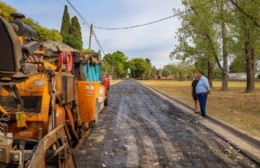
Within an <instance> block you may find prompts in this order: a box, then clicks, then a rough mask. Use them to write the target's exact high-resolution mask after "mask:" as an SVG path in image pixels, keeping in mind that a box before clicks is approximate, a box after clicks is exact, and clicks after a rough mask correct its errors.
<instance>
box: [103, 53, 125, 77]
mask: <svg viewBox="0 0 260 168" xmlns="http://www.w3.org/2000/svg"><path fill="white" fill-rule="evenodd" d="M102 62H103V66H105V67H106V68H107V69H106V71H107V72H108V73H110V75H112V76H114V77H115V78H116V79H118V78H124V77H125V76H126V74H127V57H126V56H125V54H124V53H123V52H121V51H116V52H114V53H112V54H106V55H105V56H104V58H103V61H102ZM108 70H109V71H108Z"/></svg>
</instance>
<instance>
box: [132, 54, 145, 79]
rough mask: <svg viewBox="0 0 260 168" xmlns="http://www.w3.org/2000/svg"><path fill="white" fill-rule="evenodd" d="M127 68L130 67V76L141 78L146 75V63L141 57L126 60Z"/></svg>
mask: <svg viewBox="0 0 260 168" xmlns="http://www.w3.org/2000/svg"><path fill="white" fill-rule="evenodd" d="M128 68H129V69H130V73H131V77H133V78H136V79H141V78H142V77H145V76H146V73H147V70H148V65H147V62H146V61H145V60H144V59H143V58H134V59H132V60H131V61H129V62H128Z"/></svg>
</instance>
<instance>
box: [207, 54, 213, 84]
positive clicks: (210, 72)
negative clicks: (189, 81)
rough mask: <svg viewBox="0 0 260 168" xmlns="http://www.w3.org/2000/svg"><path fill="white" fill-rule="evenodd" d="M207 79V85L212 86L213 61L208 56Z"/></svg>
mask: <svg viewBox="0 0 260 168" xmlns="http://www.w3.org/2000/svg"><path fill="white" fill-rule="evenodd" d="M208 80H209V86H210V87H211V88H212V87H213V63H212V61H211V59H210V58H208Z"/></svg>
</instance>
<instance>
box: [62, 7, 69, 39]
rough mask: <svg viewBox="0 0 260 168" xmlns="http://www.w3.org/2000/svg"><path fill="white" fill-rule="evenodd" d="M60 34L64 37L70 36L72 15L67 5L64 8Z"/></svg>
mask: <svg viewBox="0 0 260 168" xmlns="http://www.w3.org/2000/svg"><path fill="white" fill-rule="evenodd" d="M60 33H61V34H62V36H63V35H67V34H70V14H69V12H68V6H67V5H65V7H64V12H63V16H62V23H61V29H60Z"/></svg>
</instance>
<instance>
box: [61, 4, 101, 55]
mask: <svg viewBox="0 0 260 168" xmlns="http://www.w3.org/2000/svg"><path fill="white" fill-rule="evenodd" d="M66 1H67V2H68V4H69V5H70V6H71V7H72V9H73V10H74V11H75V12H76V13H77V15H78V16H79V17H80V18H81V19H82V20H83V22H84V23H85V24H86V25H87V26H88V27H89V28H91V24H89V22H88V21H87V20H86V19H85V18H84V17H83V16H82V15H81V14H80V12H79V11H78V10H77V9H76V8H75V6H74V5H73V4H72V3H71V2H70V1H69V0H66ZM93 36H94V39H95V40H96V43H97V45H98V46H99V48H100V50H101V52H102V53H103V54H104V55H105V51H104V49H103V47H102V46H101V44H100V42H99V40H98V38H97V34H96V32H95V31H94V29H93Z"/></svg>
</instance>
